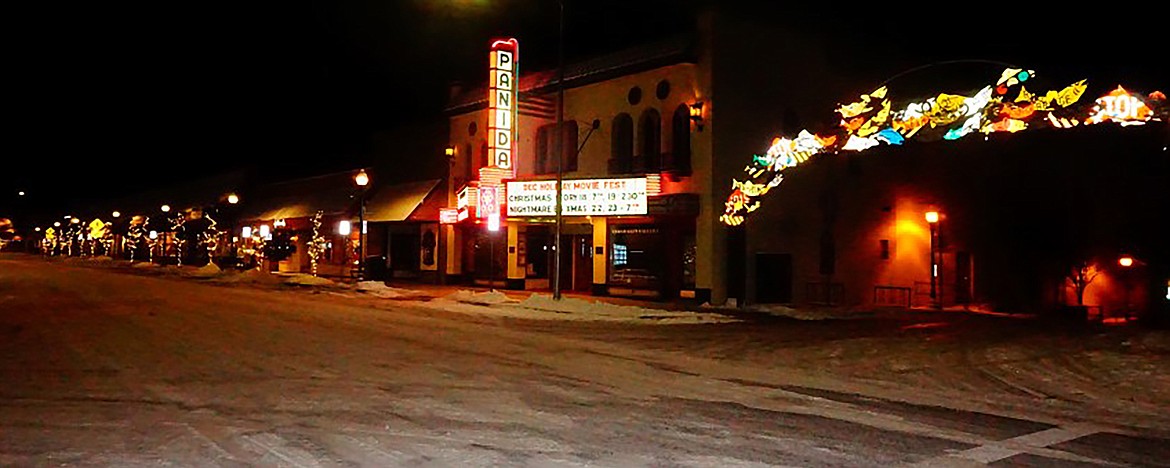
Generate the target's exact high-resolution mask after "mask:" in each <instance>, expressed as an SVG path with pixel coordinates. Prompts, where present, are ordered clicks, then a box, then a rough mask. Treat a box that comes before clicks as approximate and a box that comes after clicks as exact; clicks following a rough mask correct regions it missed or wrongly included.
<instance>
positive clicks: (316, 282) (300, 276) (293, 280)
mask: <svg viewBox="0 0 1170 468" xmlns="http://www.w3.org/2000/svg"><path fill="white" fill-rule="evenodd" d="M280 276H283V277H284V279H283V283H284V284H289V285H293V286H334V285H336V284H337V283H336V282H334V281H333V280H330V279H326V278H322V277H320V276H313V275H310V274H306V273H291V274H286V275H280Z"/></svg>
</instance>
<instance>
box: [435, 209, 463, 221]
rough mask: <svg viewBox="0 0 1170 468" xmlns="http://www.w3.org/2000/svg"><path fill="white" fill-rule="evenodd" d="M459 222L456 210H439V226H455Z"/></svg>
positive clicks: (457, 210)
mask: <svg viewBox="0 0 1170 468" xmlns="http://www.w3.org/2000/svg"><path fill="white" fill-rule="evenodd" d="M457 222H459V209H458V208H441V209H439V224H455V223H457Z"/></svg>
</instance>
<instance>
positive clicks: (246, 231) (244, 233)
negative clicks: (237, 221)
mask: <svg viewBox="0 0 1170 468" xmlns="http://www.w3.org/2000/svg"><path fill="white" fill-rule="evenodd" d="M240 236H241V237H243V238H245V239H250V238H251V237H252V226H244V228H243V229H241V230H240Z"/></svg>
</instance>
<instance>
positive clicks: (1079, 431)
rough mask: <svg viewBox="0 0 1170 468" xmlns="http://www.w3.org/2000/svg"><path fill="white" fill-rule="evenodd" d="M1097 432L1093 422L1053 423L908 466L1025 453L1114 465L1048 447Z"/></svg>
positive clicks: (950, 463) (995, 458)
mask: <svg viewBox="0 0 1170 468" xmlns="http://www.w3.org/2000/svg"><path fill="white" fill-rule="evenodd" d="M1098 432H1101V429H1100V428H1098V427H1095V426H1091V425H1087V424H1070V425H1067V426H1063V427H1054V428H1052V429H1045V430H1043V431H1039V432H1033V433H1030V434H1024V435H1022V436H1019V437H1013V438H1011V439H1006V440H1002V441H997V442H991V443H987V444H984V445H981V446H979V447H975V448H971V449H967V450H964V451H961V452H956V453H950V454H947V455H943V456H940V457H935V458H931V459H928V460H923V461H921V462H919V463H916V464H914V465H911V466H955V465H956V464H958V465H962V464H965V463H967V462H975V463H981V464H990V463H994V462H997V461H1000V460H1004V459H1007V458H1011V457H1014V456H1016V455H1021V454H1025V453H1031V454H1035V455H1041V456H1044V457H1049V458H1059V459H1063V460H1071V461H1082V462H1089V463H1096V464H1101V465H1113V463H1110V462H1108V461H1106V460H1097V459H1093V458H1088V457H1082V456H1079V455H1074V454H1071V453H1067V452H1062V451H1059V450H1053V449H1048V448H1047V447H1050V446H1052V445H1056V444H1059V443H1062V442H1068V441H1070V440H1075V439H1079V438H1081V437H1085V436H1088V435H1093V434H1096V433H1098Z"/></svg>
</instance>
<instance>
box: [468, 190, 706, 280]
mask: <svg viewBox="0 0 1170 468" xmlns="http://www.w3.org/2000/svg"><path fill="white" fill-rule="evenodd" d="M656 179H657V177H656V176H640V177H623V178H610V179H576V180H568V179H567V180H565V181H564V185H563V189H562V192H563V196H562V200H563V202H562V224H561V229H560V234H561V237H560V240H561V242H560V290H561V291H565V292H576V293H591V294H594V295H615V296H633V297H653V298H662V299H673V298H677V297H680V296H682V297H689V293H691V292H693V290H694V287H695V286H694V284H695V267H696V265H695V218H696V215H697V211H698V210H697V206H698V203H697V197H694V196H692V195H689V194H677V195H669V196H662V195H660V194H659V193H658V188H657V185H658V184H657V180H656ZM461 198H467V199H474V198H476V197H475V195H474V194H472V195H470V196H464V197H461ZM501 199H502V200H506V204H505V206H503V207H501V211H502V212H504V213H506V217H505V218H504V219H503V221H502V223H501V225H500V226H499V229H498V230H496V231H493V230H491V229H490V225H489V223H487V222H486V217H484V218H481V217H479V216H477V215H474V214H460V213H467V212H466V211H463V210H466V209H467V207H469V206H477V205H478V204H477V203H472V202H467V201H465V202H461V205H462V207H461V208H458V209H457V211H456V212H453V213H452V215H451V216H450V218H449V219H450V220H451V221H452V223H451V224H453V225H452V226H451V229H452V231H451V233H452V234H454V237H455V238H457V240H456V244H458V245H460V247H459V248H458V249H456V250H458V252H457V253H455V255H456V256H458V257H460V259H461V260H460V261H459V262H458V269H459V270H461V271H462V272H463V273H464V274H466V275H468V279H469V280H470V282H472V283H474V284H478V285H483V286H486V285H489V284H490V285H492V286H493V287H506V288H508V289H525V290H534V291H542V290H551V289H553V288H554V285H553V282H554V281H556V275H555V274H554V272H555V271H556V269H557V242H556V235H557V227H556V204H555V200H556V181H555V180H526V181H509V182H507V183H506V184H505V196H503V197H501ZM459 218H463V219H462V220H459ZM449 265H450V264H449Z"/></svg>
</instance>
